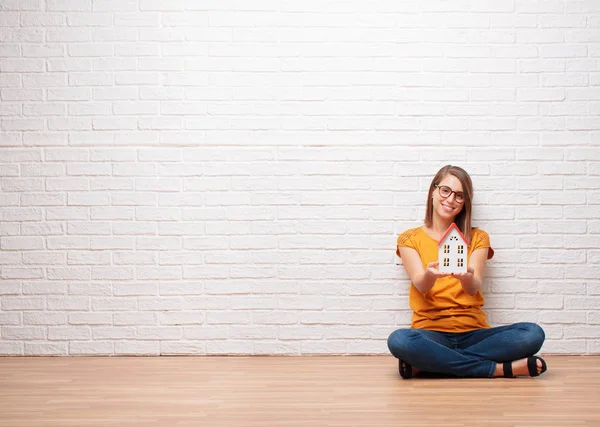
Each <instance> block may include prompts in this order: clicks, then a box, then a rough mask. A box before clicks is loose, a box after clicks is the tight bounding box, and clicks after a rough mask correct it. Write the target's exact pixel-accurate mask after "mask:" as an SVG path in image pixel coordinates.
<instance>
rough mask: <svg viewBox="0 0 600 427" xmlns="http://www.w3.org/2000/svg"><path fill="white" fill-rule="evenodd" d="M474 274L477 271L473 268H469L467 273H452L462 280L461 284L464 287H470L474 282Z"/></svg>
mask: <svg viewBox="0 0 600 427" xmlns="http://www.w3.org/2000/svg"><path fill="white" fill-rule="evenodd" d="M474 274H475V269H474V268H473V267H467V272H466V273H452V275H453V276H454V277H456V278H457V279H458V280H460V283H462V284H464V285H470V284H471V283H472V282H473V277H474V276H473V275H474Z"/></svg>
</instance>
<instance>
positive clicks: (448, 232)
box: [437, 222, 469, 246]
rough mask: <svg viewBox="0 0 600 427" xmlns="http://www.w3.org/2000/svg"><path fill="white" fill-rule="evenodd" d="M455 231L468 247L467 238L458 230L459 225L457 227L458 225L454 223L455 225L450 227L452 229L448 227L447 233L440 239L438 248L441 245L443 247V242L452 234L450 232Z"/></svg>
mask: <svg viewBox="0 0 600 427" xmlns="http://www.w3.org/2000/svg"><path fill="white" fill-rule="evenodd" d="M453 229H454V230H456V231H458V235H459V236H460V238H461V239H463V241H464V242H465V244H466V245H467V246H468V245H469V242H468V241H467V239H466V238H465V236H464V235H463V234H462V233H461V232H460V230H459V229H458V226H457V225H456V223H454V222H453V223H452V224H451V225H450V227H448V229H447V230H446V232H445V233H444V235H443V236H442V238H441V239H440V241H439V242H438V244H437V245H438V246H439V245H441V244H442V242H443V241H444V240H446V237H448V234H450V232H451V231H452V230H453Z"/></svg>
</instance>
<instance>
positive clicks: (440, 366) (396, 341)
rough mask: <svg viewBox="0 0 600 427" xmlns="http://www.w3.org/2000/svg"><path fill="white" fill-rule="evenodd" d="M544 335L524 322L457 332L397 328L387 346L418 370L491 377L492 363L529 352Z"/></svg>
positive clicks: (492, 371) (533, 324) (527, 355)
mask: <svg viewBox="0 0 600 427" xmlns="http://www.w3.org/2000/svg"><path fill="white" fill-rule="evenodd" d="M544 338H545V334H544V330H543V329H542V328H540V327H539V326H538V325H536V324H535V323H528V322H523V323H515V324H513V325H507V326H499V327H497V328H483V329H476V330H474V331H469V332H460V333H450V332H438V331H430V330H425V329H398V330H397V331H395V332H393V333H392V334H391V335H390V336H389V338H388V348H389V349H390V352H391V353H392V354H393V355H394V356H395V357H397V358H398V359H402V360H404V361H405V362H407V363H410V364H411V365H412V366H414V367H415V368H419V369H421V370H422V371H427V372H435V373H440V374H449V375H452V376H457V377H478V378H491V377H493V376H494V371H495V370H496V363H499V362H509V361H512V360H517V359H522V358H525V357H529V356H533V355H534V354H535V353H537V352H538V351H539V350H540V348H541V347H542V344H543V343H544Z"/></svg>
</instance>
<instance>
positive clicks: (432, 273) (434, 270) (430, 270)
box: [425, 261, 450, 280]
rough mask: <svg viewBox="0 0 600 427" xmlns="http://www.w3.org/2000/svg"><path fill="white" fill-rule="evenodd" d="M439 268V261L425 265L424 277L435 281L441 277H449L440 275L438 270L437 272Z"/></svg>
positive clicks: (448, 274)
mask: <svg viewBox="0 0 600 427" xmlns="http://www.w3.org/2000/svg"><path fill="white" fill-rule="evenodd" d="M439 266H440V263H439V261H434V262H430V263H429V264H427V268H426V269H425V277H427V278H432V279H433V280H437V279H440V278H442V277H446V276H450V273H442V272H441V271H440V270H438V267H439Z"/></svg>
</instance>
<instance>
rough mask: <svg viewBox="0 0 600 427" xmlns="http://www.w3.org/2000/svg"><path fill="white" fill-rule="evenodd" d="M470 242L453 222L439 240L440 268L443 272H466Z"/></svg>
mask: <svg viewBox="0 0 600 427" xmlns="http://www.w3.org/2000/svg"><path fill="white" fill-rule="evenodd" d="M468 247H469V242H467V239H465V236H463V234H462V233H461V232H460V230H459V229H458V227H457V226H456V224H455V223H452V225H451V226H450V227H448V230H446V233H445V234H444V236H443V237H442V238H441V239H440V241H439V242H438V261H439V263H440V265H439V266H438V270H439V271H440V272H442V273H466V272H467V253H468V250H467V249H468Z"/></svg>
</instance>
